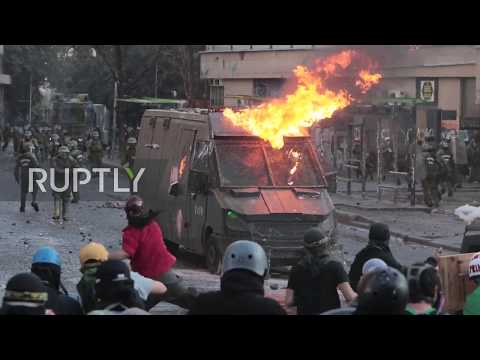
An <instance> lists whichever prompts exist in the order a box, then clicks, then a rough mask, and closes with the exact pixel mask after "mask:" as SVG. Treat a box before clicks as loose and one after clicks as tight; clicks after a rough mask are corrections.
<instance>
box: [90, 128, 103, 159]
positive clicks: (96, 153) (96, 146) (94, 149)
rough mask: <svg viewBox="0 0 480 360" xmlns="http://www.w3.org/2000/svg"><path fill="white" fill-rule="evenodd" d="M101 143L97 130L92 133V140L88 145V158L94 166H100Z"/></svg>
mask: <svg viewBox="0 0 480 360" xmlns="http://www.w3.org/2000/svg"><path fill="white" fill-rule="evenodd" d="M103 150H104V148H103V144H102V141H101V140H100V134H99V133H98V131H94V132H93V133H92V140H91V141H90V143H89V145H88V159H89V160H90V163H91V164H92V167H94V168H100V167H102V159H103Z"/></svg>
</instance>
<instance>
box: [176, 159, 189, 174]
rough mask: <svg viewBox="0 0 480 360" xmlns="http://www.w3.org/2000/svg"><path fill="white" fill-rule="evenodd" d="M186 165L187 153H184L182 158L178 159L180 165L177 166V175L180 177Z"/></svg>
mask: <svg viewBox="0 0 480 360" xmlns="http://www.w3.org/2000/svg"><path fill="white" fill-rule="evenodd" d="M186 167H187V155H184V156H183V158H182V160H180V166H179V167H178V177H179V178H181V177H182V176H183V173H184V172H185V168H186Z"/></svg>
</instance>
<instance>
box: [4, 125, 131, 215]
mask: <svg viewBox="0 0 480 360" xmlns="http://www.w3.org/2000/svg"><path fill="white" fill-rule="evenodd" d="M77 135H78V134H77ZM122 136H123V137H124V138H125V139H124V141H123V142H121V144H123V145H122V147H121V165H122V167H123V168H124V169H125V171H126V172H127V174H128V178H129V179H130V187H131V190H132V191H133V189H132V180H133V178H134V174H133V167H134V161H135V152H136V143H137V140H136V137H137V136H138V131H137V132H136V131H134V130H133V128H125V131H124V133H122ZM2 142H3V143H2ZM11 142H13V151H14V156H15V160H16V166H15V170H14V177H15V181H16V182H17V184H19V185H20V212H25V210H26V209H25V207H26V201H27V195H28V194H31V206H32V208H33V209H34V210H35V211H36V212H38V211H40V207H39V204H38V202H37V195H38V190H39V189H38V185H37V183H36V182H34V183H33V190H32V191H29V171H30V169H37V168H42V167H47V168H52V169H54V170H55V177H54V179H55V186H56V188H57V189H61V190H53V189H52V195H53V199H54V214H53V219H54V220H56V221H68V220H69V217H68V209H69V204H70V203H78V202H79V201H80V190H79V188H77V189H75V190H74V189H73V186H72V184H73V181H71V180H70V181H69V183H68V185H69V186H67V187H66V185H67V184H66V183H65V171H66V169H69V173H70V176H71V177H72V176H73V170H74V169H75V168H86V167H90V168H91V169H93V168H101V167H102V166H103V157H104V155H105V151H106V150H108V146H107V145H106V144H105V141H104V140H103V139H102V136H101V131H100V129H98V128H97V129H90V131H87V133H85V134H84V135H83V136H73V135H72V134H69V132H68V131H67V130H66V129H63V128H62V126H61V125H55V126H54V127H53V128H50V127H36V126H30V125H26V126H24V127H20V126H17V127H13V126H8V125H7V126H5V128H4V129H3V130H2V131H0V143H2V146H1V147H2V151H5V150H6V149H7V147H8V146H9V144H10V143H11ZM97 175H98V174H97V173H94V174H93V176H97ZM35 176H36V179H38V178H39V176H40V175H39V174H38V173H35Z"/></svg>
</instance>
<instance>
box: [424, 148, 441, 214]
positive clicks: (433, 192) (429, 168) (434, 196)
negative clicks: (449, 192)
mask: <svg viewBox="0 0 480 360" xmlns="http://www.w3.org/2000/svg"><path fill="white" fill-rule="evenodd" d="M423 163H424V166H425V177H424V178H423V179H422V187H423V196H424V201H425V204H426V205H427V206H429V207H438V206H439V204H440V200H441V195H440V192H439V190H438V185H439V181H438V180H439V175H440V164H439V163H438V161H437V159H436V157H435V148H434V147H433V145H432V144H431V143H430V142H426V143H425V144H424V145H423Z"/></svg>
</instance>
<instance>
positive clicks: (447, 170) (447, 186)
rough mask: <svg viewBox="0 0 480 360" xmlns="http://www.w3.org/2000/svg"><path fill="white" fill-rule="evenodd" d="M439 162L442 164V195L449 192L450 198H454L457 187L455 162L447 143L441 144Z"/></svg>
mask: <svg viewBox="0 0 480 360" xmlns="http://www.w3.org/2000/svg"><path fill="white" fill-rule="evenodd" d="M437 161H438V163H439V164H440V179H439V180H440V184H441V188H442V194H444V193H445V191H447V190H448V196H453V190H454V187H455V162H454V160H453V154H452V152H451V151H450V146H449V144H448V142H447V141H442V142H441V143H440V150H438V152H437Z"/></svg>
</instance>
